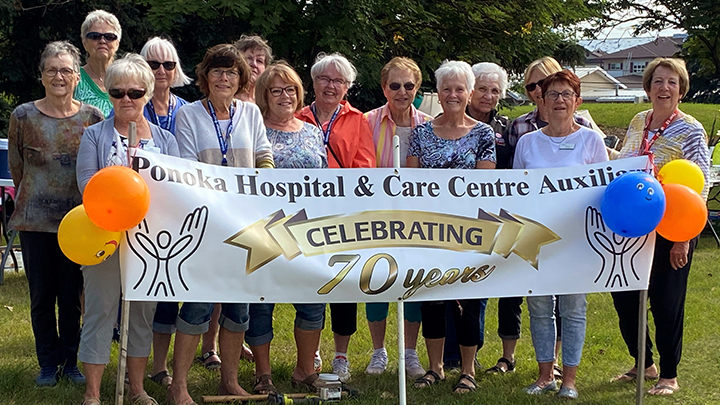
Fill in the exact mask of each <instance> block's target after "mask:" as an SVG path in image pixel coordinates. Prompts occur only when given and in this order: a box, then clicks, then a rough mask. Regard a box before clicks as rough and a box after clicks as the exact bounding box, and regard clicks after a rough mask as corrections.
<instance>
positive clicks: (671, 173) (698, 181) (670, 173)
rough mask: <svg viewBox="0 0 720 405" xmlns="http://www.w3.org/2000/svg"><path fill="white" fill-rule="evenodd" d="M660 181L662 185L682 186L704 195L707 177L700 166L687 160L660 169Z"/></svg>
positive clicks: (676, 161) (673, 162)
mask: <svg viewBox="0 0 720 405" xmlns="http://www.w3.org/2000/svg"><path fill="white" fill-rule="evenodd" d="M657 177H658V180H659V181H660V183H662V184H682V185H683V186H687V187H690V188H691V189H693V190H695V191H696V192H697V193H698V194H702V191H703V188H704V187H705V175H704V174H703V172H702V169H700V166H698V165H697V164H695V163H694V162H691V161H689V160H686V159H675V160H673V161H671V162H669V163H667V164H666V165H665V166H663V167H662V169H660V171H659V172H658V176H657Z"/></svg>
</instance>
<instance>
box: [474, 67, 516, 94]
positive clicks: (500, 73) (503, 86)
mask: <svg viewBox="0 0 720 405" xmlns="http://www.w3.org/2000/svg"><path fill="white" fill-rule="evenodd" d="M472 71H473V74H474V75H475V80H476V81H477V80H481V79H489V80H496V81H497V82H498V85H500V98H505V92H506V91H507V85H508V75H507V72H506V71H505V69H503V68H502V67H501V66H500V65H498V64H496V63H492V62H480V63H476V64H474V65H473V66H472ZM473 88H474V86H473Z"/></svg>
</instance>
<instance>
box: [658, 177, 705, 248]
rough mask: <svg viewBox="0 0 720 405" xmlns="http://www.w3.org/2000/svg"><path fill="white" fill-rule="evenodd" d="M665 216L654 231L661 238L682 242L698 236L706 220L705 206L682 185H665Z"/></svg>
mask: <svg viewBox="0 0 720 405" xmlns="http://www.w3.org/2000/svg"><path fill="white" fill-rule="evenodd" d="M663 190H664V191H665V201H666V208H665V215H664V216H663V218H662V220H661V221H660V224H658V226H657V228H656V229H655V230H656V231H657V233H659V234H660V235H661V236H662V237H663V238H665V239H667V240H669V241H672V242H684V241H687V240H690V239H692V238H694V237H696V236H698V235H699V234H700V232H702V230H703V229H704V228H705V224H706V222H707V219H708V211H707V205H705V200H703V198H702V197H700V194H698V193H696V192H695V191H694V190H693V189H691V188H690V187H688V186H683V185H682V184H665V185H664V186H663Z"/></svg>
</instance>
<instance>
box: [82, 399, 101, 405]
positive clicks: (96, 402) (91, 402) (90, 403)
mask: <svg viewBox="0 0 720 405" xmlns="http://www.w3.org/2000/svg"><path fill="white" fill-rule="evenodd" d="M82 405H100V398H84V399H83V402H82Z"/></svg>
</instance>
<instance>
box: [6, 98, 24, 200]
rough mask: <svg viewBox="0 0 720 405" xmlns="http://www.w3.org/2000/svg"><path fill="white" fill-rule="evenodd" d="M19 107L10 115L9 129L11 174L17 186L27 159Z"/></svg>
mask: <svg viewBox="0 0 720 405" xmlns="http://www.w3.org/2000/svg"><path fill="white" fill-rule="evenodd" d="M16 113H17V109H16V110H15V111H13V112H12V114H11V115H10V129H9V130H8V162H9V166H10V175H11V176H12V179H13V183H14V184H15V188H18V187H20V183H21V182H22V179H23V171H24V168H25V161H24V160H23V138H22V128H21V127H22V126H21V124H20V121H19V120H18V118H17V116H16Z"/></svg>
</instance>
